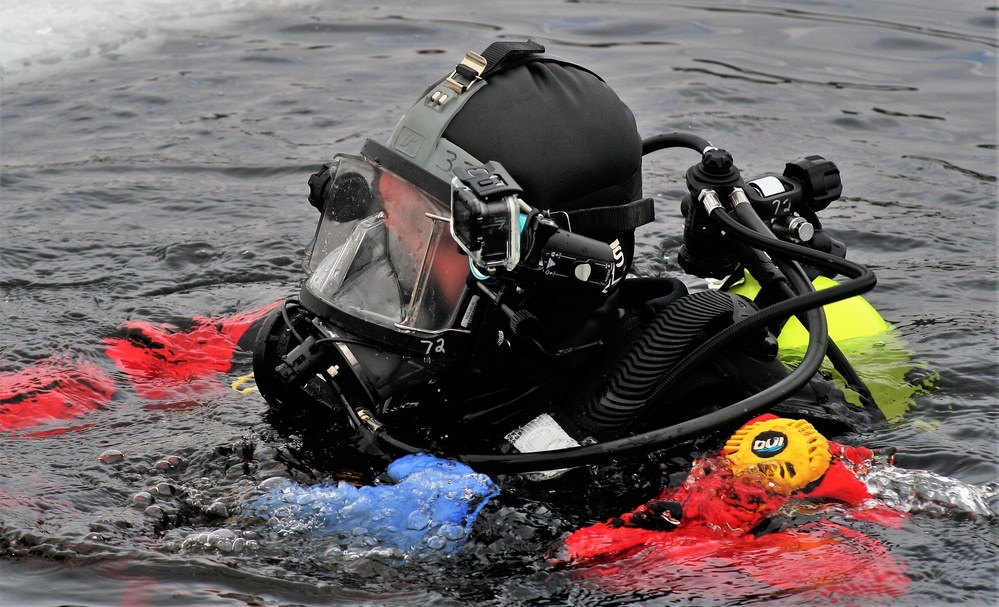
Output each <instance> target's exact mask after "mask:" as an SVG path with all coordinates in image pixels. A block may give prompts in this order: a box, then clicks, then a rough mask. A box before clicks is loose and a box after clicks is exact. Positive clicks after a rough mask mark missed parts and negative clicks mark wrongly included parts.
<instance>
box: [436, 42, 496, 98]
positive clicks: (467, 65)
mask: <svg viewBox="0 0 999 607" xmlns="http://www.w3.org/2000/svg"><path fill="white" fill-rule="evenodd" d="M485 70H486V59H485V57H483V56H482V55H480V54H478V53H476V52H473V51H468V52H467V53H465V58H464V59H462V60H461V63H459V64H458V65H456V66H454V71H453V72H451V75H450V76H448V77H447V78H445V79H444V86H446V87H448V88H449V89H451V90H452V91H454V92H455V93H458V94H459V95H460V94H462V93H464V92H465V91H467V90H468V89H470V88H471V87H472V85H473V84H475V83H476V82H478V81H479V80H482V72H484V71H485Z"/></svg>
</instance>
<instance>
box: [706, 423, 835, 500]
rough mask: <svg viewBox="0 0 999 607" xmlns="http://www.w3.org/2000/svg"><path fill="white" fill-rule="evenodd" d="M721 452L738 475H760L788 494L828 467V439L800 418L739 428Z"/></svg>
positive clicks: (815, 477) (812, 479) (815, 478)
mask: <svg viewBox="0 0 999 607" xmlns="http://www.w3.org/2000/svg"><path fill="white" fill-rule="evenodd" d="M722 453H723V454H724V455H725V457H727V458H728V460H729V461H730V462H731V463H732V470H733V472H735V474H737V475H741V474H763V475H764V476H766V477H767V478H768V480H770V481H771V482H773V483H774V484H775V485H777V486H779V487H781V488H782V489H783V490H784V491H785V492H786V493H788V494H790V493H793V492H794V491H797V490H799V489H801V488H803V487H805V486H806V485H808V484H809V483H811V482H813V481H816V480H818V479H820V478H821V477H822V475H823V474H825V472H826V470H828V469H829V462H830V461H831V459H832V455H831V454H830V453H829V441H827V440H826V439H825V437H824V436H822V435H821V434H819V433H818V431H817V430H816V429H815V428H813V427H812V424H810V423H808V422H806V421H805V420H803V419H784V418H776V419H767V420H763V421H759V422H756V423H753V424H749V425H746V426H743V427H742V428H740V429H739V430H738V431H737V432H736V433H735V434H733V435H732V437H731V438H730V439H728V442H726V443H725V447H724V449H722Z"/></svg>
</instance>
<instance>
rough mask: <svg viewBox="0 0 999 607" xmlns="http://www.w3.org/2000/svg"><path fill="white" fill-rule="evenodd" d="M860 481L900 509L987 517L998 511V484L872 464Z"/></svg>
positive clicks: (893, 507) (875, 494)
mask: <svg viewBox="0 0 999 607" xmlns="http://www.w3.org/2000/svg"><path fill="white" fill-rule="evenodd" d="M861 480H863V481H864V483H866V485H867V490H868V491H870V492H871V493H872V494H873V495H874V496H875V497H877V498H878V499H880V500H881V501H883V502H884V503H885V505H887V506H889V507H890V508H892V509H895V510H899V511H902V512H911V513H916V512H921V513H926V514H930V515H937V516H944V515H955V514H957V515H960V514H967V515H978V516H984V517H989V518H992V517H995V516H997V514H999V509H997V506H999V483H987V484H985V485H982V486H977V485H970V484H968V483H963V482H961V481H959V480H956V479H953V478H948V477H946V476H941V475H939V474H937V473H935V472H931V471H929V470H907V469H905V468H897V467H895V466H890V465H881V466H874V467H872V468H871V469H870V470H869V471H868V472H867V473H866V474H864V475H861Z"/></svg>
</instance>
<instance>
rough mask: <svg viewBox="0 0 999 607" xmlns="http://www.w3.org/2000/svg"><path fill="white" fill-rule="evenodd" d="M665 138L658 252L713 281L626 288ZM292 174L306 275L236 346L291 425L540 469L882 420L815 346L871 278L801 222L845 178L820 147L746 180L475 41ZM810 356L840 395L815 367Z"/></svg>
mask: <svg viewBox="0 0 999 607" xmlns="http://www.w3.org/2000/svg"><path fill="white" fill-rule="evenodd" d="M674 147H675V148H684V149H687V150H691V151H693V152H694V153H695V154H696V157H695V159H696V160H698V161H697V162H696V164H694V165H693V166H692V167H691V168H690V169H689V170H688V171H687V173H686V181H687V188H688V190H689V196H687V197H686V198H685V199H684V201H683V203H682V205H681V211H682V213H683V215H684V218H685V224H684V246H683V247H682V249H681V250H680V254H679V263H680V265H681V266H682V267H683V269H684V271H685V272H687V273H688V274H691V275H695V276H698V277H701V278H704V279H714V280H715V283H716V285H719V286H720V288H713V289H705V290H700V291H696V292H690V289H688V287H687V286H685V283H684V282H683V281H681V280H679V279H677V278H675V277H646V278H640V277H634V276H629V271H630V269H631V264H632V260H633V257H634V248H635V231H636V229H637V228H639V227H641V226H642V225H645V224H647V223H649V222H650V221H652V220H653V218H654V214H655V208H654V203H653V200H652V199H651V198H649V197H646V196H644V194H643V191H642V159H643V156H644V155H646V154H649V153H652V152H655V151H657V150H661V149H665V148H674ZM309 186H310V195H309V202H310V203H311V204H312V205H313V206H314V207H315V208H316V209H317V211H318V212H319V213H320V218H319V223H318V227H317V229H316V232H315V235H314V237H313V238H312V241H311V243H310V244H309V245H308V247H307V250H306V259H305V262H304V268H305V271H306V274H307V277H306V279H305V282H304V284H303V286H302V288H301V292H300V294H299V296H298V297H297V298H290V299H288V300H286V301H285V302H283V303H282V304H281V305H280V306H278V307H276V308H274V309H273V310H271V311H270V312H269V313H268V315H267V316H266V318H264V319H263V321H262V323H261V324H260V330H259V332H258V333H257V336H256V341H255V344H254V351H253V371H254V376H255V380H256V384H257V386H258V387H259V389H260V391H261V393H262V394H263V395H264V397H265V398H266V399H267V401H268V402H269V404H270V406H271V410H272V412H274V413H276V414H279V415H283V416H286V417H288V418H289V419H293V420H297V422H296V423H297V424H298V426H299V427H301V428H305V429H307V428H313V429H315V428H316V427H318V426H323V425H326V424H328V425H332V426H335V427H337V428H340V429H342V430H343V431H344V432H346V433H347V434H351V433H352V435H353V436H354V437H355V438H354V439H351V440H350V441H349V442H350V444H351V445H352V446H357V447H358V448H361V449H366V450H370V451H372V452H377V453H385V454H387V455H390V456H399V455H402V454H405V453H420V452H428V453H434V454H438V455H441V456H444V457H449V458H454V459H457V460H460V461H463V462H465V463H467V464H469V465H471V466H472V467H473V468H474V469H476V470H478V471H481V472H486V473H527V472H530V473H534V474H535V478H538V479H548V478H553V477H556V476H557V475H558V474H559V473H560V471H563V470H564V469H567V468H572V467H577V466H582V465H584V464H602V463H607V462H609V461H612V460H615V459H616V458H621V457H628V456H639V457H640V456H643V455H645V454H648V453H650V452H653V451H657V450H663V449H669V448H674V447H676V446H677V445H679V444H683V443H684V442H685V441H691V440H694V439H696V438H697V437H699V436H703V435H705V434H710V433H720V435H722V434H725V433H728V434H730V433H731V432H732V431H734V430H735V429H736V428H738V427H739V426H740V425H741V424H743V423H745V422H746V421H747V420H748V419H750V418H752V417H754V416H755V415H758V414H761V413H773V414H777V415H780V416H783V417H793V418H802V419H807V420H808V421H809V422H810V423H812V424H814V425H815V427H816V428H818V429H819V430H820V431H821V432H822V433H824V434H826V435H829V436H836V435H841V434H843V433H845V432H849V431H851V430H856V429H858V428H862V427H864V426H866V425H868V424H870V423H871V422H872V421H874V420H877V419H879V418H881V413H880V411H879V410H878V407H877V406H876V404H875V403H874V402H873V401H872V399H871V395H870V393H869V391H868V390H867V388H866V387H865V386H864V384H863V381H862V380H861V379H860V378H859V376H858V375H857V374H856V372H855V371H854V370H853V368H852V367H851V366H850V363H849V361H847V360H846V358H845V356H844V355H843V354H842V353H841V352H840V351H839V350H838V348H837V346H836V344H835V343H834V342H832V341H831V340H830V339H829V337H828V334H827V321H826V318H825V315H824V313H823V311H822V306H823V305H825V304H828V303H831V302H835V301H841V300H846V299H848V298H854V297H853V296H856V295H859V294H861V293H864V292H866V291H868V290H869V289H871V288H873V286H874V285H875V282H876V281H875V277H874V275H873V274H872V273H871V272H870V270H868V269H867V268H865V267H863V266H861V265H859V264H856V263H853V262H851V261H848V260H846V259H845V246H844V245H843V244H842V243H840V242H839V241H837V240H835V239H834V238H832V237H831V236H830V235H829V234H828V233H827V232H826V231H825V230H823V228H822V225H821V222H820V221H819V219H818V216H817V212H819V211H821V210H822V209H824V208H825V207H826V206H827V205H828V204H829V203H830V202H832V201H834V200H836V199H837V198H838V197H839V196H840V193H841V191H842V186H841V183H840V178H839V171H838V169H837V168H836V166H835V164H833V163H832V162H830V161H828V160H825V159H824V158H822V157H820V156H808V157H804V158H799V159H798V160H795V161H793V162H789V163H787V165H786V168H785V170H784V172H783V174H780V175H777V174H774V175H766V176H763V177H761V178H757V179H754V180H744V179H743V177H742V175H741V173H740V171H739V169H738V167H737V166H736V165H735V163H734V160H733V158H732V156H731V154H729V153H728V152H727V151H725V150H724V149H721V148H719V147H716V146H714V145H712V144H711V143H710V142H708V141H707V140H706V139H703V138H701V137H699V136H697V135H693V134H688V133H667V134H663V135H658V136H655V137H650V138H647V139H644V140H643V138H642V137H641V136H640V135H639V132H638V129H637V125H636V121H635V118H634V115H633V114H632V112H631V111H630V109H629V108H628V107H627V106H626V105H625V104H624V103H623V102H622V101H621V99H620V98H619V97H618V96H617V95H616V94H615V93H614V91H613V90H612V89H611V88H610V87H609V86H608V85H607V83H606V82H605V81H604V80H602V79H601V78H600V77H599V76H598V75H596V74H594V73H593V72H591V71H590V70H588V69H586V68H584V67H581V66H579V65H576V64H574V63H571V62H568V61H566V60H564V59H561V58H559V57H556V56H554V55H550V54H548V53H546V52H545V49H544V47H543V46H542V45H540V44H537V43H535V42H533V41H527V42H496V43H494V44H492V45H490V46H489V47H488V48H487V49H486V50H485V51H484V52H483V53H482V54H481V55H480V54H478V53H474V52H469V53H467V54H466V55H465V57H464V58H463V59H462V60H461V62H460V63H458V64H457V65H456V66H455V68H454V69H453V70H452V71H451V72H450V73H449V74H447V75H445V76H444V77H443V78H441V79H440V80H438V81H437V82H435V83H434V84H432V85H431V86H430V87H429V88H428V89H427V90H426V91H425V92H424V93H423V94H422V95H420V97H419V98H418V99H417V100H416V103H415V104H414V105H413V106H412V108H411V109H410V110H409V111H408V112H407V113H406V114H405V115H404V116H403V117H402V118H401V120H400V121H399V123H398V125H397V126H396V127H395V129H394V131H393V132H392V134H391V136H390V138H389V139H388V141H387V142H386V143H385V144H382V143H378V142H376V141H373V140H367V141H366V142H365V143H364V144H363V146H362V147H361V149H360V152H359V154H357V155H347V154H340V155H337V156H336V157H335V159H334V160H333V161H332V162H330V163H329V164H326V165H324V166H323V167H322V169H321V170H320V171H319V172H317V173H316V174H314V175H313V176H312V177H311V179H310V180H309ZM837 275H839V276H841V281H840V282H839V284H834V283H831V281H830V282H829V284H828V285H827V286H828V288H824V289H822V290H820V291H817V290H815V289H814V287H813V286H812V281H813V280H827V281H828V279H830V278H832V277H835V276H837ZM745 283H752V284H754V285H756V284H758V292H757V293H756V294H755V297H753V298H752V299H751V298H750V297H747V296H745V295H740V294H738V293H737V291H740V289H743V288H744V287H743V286H742V285H744V284H745ZM743 292H745V291H743ZM854 299H859V298H854ZM865 303H866V302H865ZM875 315H876V313H875ZM794 317H798V318H799V319H800V324H801V325H802V326H803V327H805V328H807V331H808V337H807V338H806V341H807V349H805V351H804V354H803V356H802V359H801V361H800V362H799V363H798V364H797V366H796V367H795V368H793V369H790V368H788V367H787V366H786V365H785V364H784V363H782V362H781V361H780V360H779V359H778V357H777V353H778V335H779V333H780V332H781V329H782V327H783V326H784V324H785V323H787V322H788V321H789V319H792V320H791V321H790V322H799V321H797V320H793V319H794ZM826 356H828V357H829V360H831V361H832V363H833V365H834V366H835V369H836V371H837V372H838V373H839V374H840V375H841V376H842V377H843V378H844V380H845V386H846V388H845V389H846V390H848V391H850V392H852V393H854V394H852V396H851V398H849V399H848V398H846V397H845V395H844V393H843V391H842V390H840V389H839V388H837V387H836V386H835V385H834V383H833V382H832V381H831V380H830V379H829V378H827V377H826V376H824V375H823V374H821V373H818V371H819V368H820V365H821V364H822V362H823V360H824V358H825V357H826ZM358 437H359V438H358Z"/></svg>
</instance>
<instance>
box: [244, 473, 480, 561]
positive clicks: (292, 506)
mask: <svg viewBox="0 0 999 607" xmlns="http://www.w3.org/2000/svg"><path fill="white" fill-rule="evenodd" d="M387 476H388V477H389V478H390V479H391V480H392V481H393V484H380V485H373V486H363V487H355V486H353V485H351V484H349V483H346V482H344V481H340V482H339V483H337V484H336V485H332V484H327V483H322V484H318V485H313V486H311V487H301V486H299V485H297V484H295V483H294V482H292V481H291V480H286V481H284V482H281V483H280V484H278V485H277V486H273V487H267V485H268V483H267V481H265V482H264V483H263V484H262V485H263V486H264V487H267V489H266V493H265V494H264V495H262V496H261V497H259V498H257V499H256V500H255V501H254V502H252V503H251V504H250V505H249V511H250V513H253V514H257V515H258V516H261V517H262V518H264V519H267V521H268V525H270V526H272V527H273V528H276V529H279V530H280V531H287V532H299V533H306V534H310V535H314V536H315V535H318V536H322V537H326V536H330V537H332V538H335V539H337V540H338V544H339V550H340V551H342V552H344V553H352V554H368V553H375V552H379V551H381V552H384V551H385V550H386V549H388V551H390V553H391V554H392V555H393V556H396V557H412V556H418V555H426V554H432V553H438V552H454V551H456V550H458V549H459V548H460V547H461V545H462V544H463V543H464V541H465V539H466V538H467V536H468V534H469V533H470V532H471V530H472V524H473V523H474V522H475V518H476V517H477V516H478V514H479V512H480V511H481V510H482V508H483V507H484V506H485V505H486V503H487V502H488V501H489V500H490V499H491V498H492V497H493V496H495V495H497V494H499V488H498V487H497V486H496V484H495V483H493V481H492V480H491V479H490V478H489V477H488V476H486V475H484V474H478V473H476V472H475V471H473V470H472V469H471V468H469V467H468V466H466V465H464V464H461V463H459V462H455V461H451V460H443V459H439V458H436V457H433V456H431V455H424V454H420V455H407V456H404V457H402V458H400V459H398V460H396V461H394V462H392V463H391V464H389V466H388V470H387ZM280 531H279V532H280ZM336 548H337V545H334V546H332V547H331V549H336Z"/></svg>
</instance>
